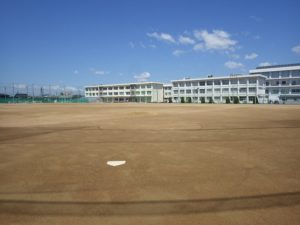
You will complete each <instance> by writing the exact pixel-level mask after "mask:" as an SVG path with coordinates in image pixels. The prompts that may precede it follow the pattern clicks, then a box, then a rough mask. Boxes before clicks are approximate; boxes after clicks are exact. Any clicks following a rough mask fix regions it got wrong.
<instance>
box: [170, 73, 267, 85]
mask: <svg viewBox="0 0 300 225" xmlns="http://www.w3.org/2000/svg"><path fill="white" fill-rule="evenodd" d="M248 77H261V78H265V79H266V78H267V77H266V76H263V75H261V74H253V75H251V74H245V75H242V74H239V75H230V76H220V77H214V76H210V77H200V78H191V79H190V78H189V79H181V80H172V83H173V82H182V81H184V82H186V81H199V80H201V81H205V80H221V79H236V78H248Z"/></svg>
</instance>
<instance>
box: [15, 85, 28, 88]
mask: <svg viewBox="0 0 300 225" xmlns="http://www.w3.org/2000/svg"><path fill="white" fill-rule="evenodd" d="M14 87H15V88H20V89H25V88H26V87H27V85H26V84H14Z"/></svg>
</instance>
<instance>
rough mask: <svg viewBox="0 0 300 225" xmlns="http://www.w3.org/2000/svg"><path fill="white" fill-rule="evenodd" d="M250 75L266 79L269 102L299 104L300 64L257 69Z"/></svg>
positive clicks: (251, 71)
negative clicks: (260, 75) (259, 75)
mask: <svg viewBox="0 0 300 225" xmlns="http://www.w3.org/2000/svg"><path fill="white" fill-rule="evenodd" d="M250 74H252V75H255V74H262V75H264V76H266V77H267V79H266V94H267V98H268V101H269V102H273V103H274V102H275V103H276V102H278V103H296V104H300V64H287V65H277V66H266V67H257V68H256V69H253V70H250Z"/></svg>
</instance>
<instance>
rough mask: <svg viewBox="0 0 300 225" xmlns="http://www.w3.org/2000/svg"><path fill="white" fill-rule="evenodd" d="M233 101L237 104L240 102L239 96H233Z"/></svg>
mask: <svg viewBox="0 0 300 225" xmlns="http://www.w3.org/2000/svg"><path fill="white" fill-rule="evenodd" d="M233 103H234V104H239V103H240V99H239V97H237V96H235V97H233Z"/></svg>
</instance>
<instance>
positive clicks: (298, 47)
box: [292, 45, 300, 54]
mask: <svg viewBox="0 0 300 225" xmlns="http://www.w3.org/2000/svg"><path fill="white" fill-rule="evenodd" d="M292 51H293V52H295V53H297V54H300V45H297V46H295V47H293V48H292Z"/></svg>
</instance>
